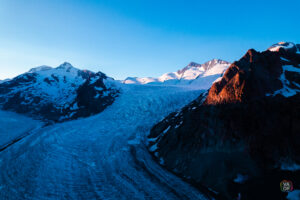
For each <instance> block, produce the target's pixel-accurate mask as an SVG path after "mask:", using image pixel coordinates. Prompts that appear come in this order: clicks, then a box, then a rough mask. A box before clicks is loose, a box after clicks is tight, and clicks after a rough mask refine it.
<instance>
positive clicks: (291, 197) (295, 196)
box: [286, 190, 300, 200]
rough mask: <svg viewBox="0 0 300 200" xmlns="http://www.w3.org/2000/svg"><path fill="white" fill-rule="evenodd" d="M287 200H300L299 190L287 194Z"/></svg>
mask: <svg viewBox="0 0 300 200" xmlns="http://www.w3.org/2000/svg"><path fill="white" fill-rule="evenodd" d="M286 198H287V199H288V200H299V199H300V190H294V191H292V192H289V193H288V195H287V197H286Z"/></svg>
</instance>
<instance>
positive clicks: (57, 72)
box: [0, 62, 118, 121]
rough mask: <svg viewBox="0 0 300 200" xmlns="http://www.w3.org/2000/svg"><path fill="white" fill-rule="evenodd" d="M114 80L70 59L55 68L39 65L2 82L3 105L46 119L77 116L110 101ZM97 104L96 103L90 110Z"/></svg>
mask: <svg viewBox="0 0 300 200" xmlns="http://www.w3.org/2000/svg"><path fill="white" fill-rule="evenodd" d="M112 83H114V80H113V79H112V78H109V77H107V76H106V75H105V74H103V73H101V72H99V73H94V72H91V71H88V70H79V69H77V68H75V67H73V66H72V65H71V64H70V63H68V62H65V63H63V64H61V65H59V66H58V67H56V68H52V67H49V66H39V67H35V68H32V69H30V70H29V71H28V72H27V73H24V74H21V75H19V76H17V77H15V78H13V79H11V80H8V81H5V82H3V83H1V84H0V106H1V108H2V109H4V110H12V111H16V112H19V113H27V114H30V115H34V116H38V117H40V118H42V119H47V120H53V121H63V120H67V119H74V118H77V117H83V116H88V115H90V114H95V113H97V112H100V111H102V110H103V109H104V108H105V107H106V106H107V105H110V104H111V103H112V102H113V100H114V98H115V97H116V96H117V93H118V89H117V87H116V85H115V84H112ZM82 88H84V91H82V90H83V89H82ZM93 95H94V96H93ZM87 98H88V99H89V100H90V102H89V103H87V102H86V101H87V100H86V99H87ZM83 99H85V100H83ZM94 104H97V106H95V109H93V111H91V109H90V107H93V105H94ZM100 105H101V106H100ZM100 107H101V108H100ZM86 110H89V112H87V111H86Z"/></svg>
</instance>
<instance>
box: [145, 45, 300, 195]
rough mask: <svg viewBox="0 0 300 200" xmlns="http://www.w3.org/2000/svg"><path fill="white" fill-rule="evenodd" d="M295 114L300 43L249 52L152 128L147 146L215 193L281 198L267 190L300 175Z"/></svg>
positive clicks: (299, 120)
mask: <svg viewBox="0 0 300 200" xmlns="http://www.w3.org/2000/svg"><path fill="white" fill-rule="evenodd" d="M299 113H300V49H299V45H295V44H293V43H283V42H281V43H278V44H275V45H272V46H271V47H270V48H269V49H268V50H266V51H263V52H258V51H255V50H254V49H250V50H248V51H247V53H246V54H245V55H244V56H243V57H242V58H241V59H240V60H239V61H236V62H234V63H233V64H231V65H230V67H229V68H228V69H227V70H226V72H225V73H224V75H223V77H222V78H220V79H219V80H218V81H216V82H215V83H214V84H213V85H212V87H211V88H210V89H209V91H208V92H207V93H204V94H202V95H201V96H199V97H198V98H197V99H196V100H195V101H193V102H191V103H190V104H189V105H187V106H186V107H184V108H183V109H182V110H180V111H178V112H175V113H172V114H170V115H169V116H168V117H166V118H165V119H164V120H162V121H161V122H159V123H158V124H157V125H155V126H154V127H153V128H152V130H151V133H150V135H149V143H150V145H149V150H150V152H152V153H153V155H154V157H156V159H157V160H158V161H159V162H160V163H163V165H165V166H166V167H167V168H168V169H169V170H171V171H173V172H175V173H177V174H178V175H180V176H182V177H189V180H191V181H192V182H193V183H197V184H196V185H197V186H206V187H207V188H209V189H210V190H213V191H216V192H215V193H214V192H213V193H214V194H219V197H222V198H225V199H236V198H237V197H238V196H239V193H240V194H241V195H242V199H285V196H286V194H284V193H282V192H280V190H276V189H274V188H276V187H278V184H279V183H280V181H282V180H283V179H292V180H293V181H295V183H297V184H298V182H297V181H298V180H300V115H299ZM296 180H297V181H296ZM298 185H299V184H298ZM297 187H298V186H297ZM298 189H299V188H298ZM222 198H221V199H222Z"/></svg>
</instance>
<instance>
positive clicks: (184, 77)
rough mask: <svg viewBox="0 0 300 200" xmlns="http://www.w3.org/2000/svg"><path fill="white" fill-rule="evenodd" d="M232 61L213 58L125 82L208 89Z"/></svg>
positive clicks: (128, 79)
mask: <svg viewBox="0 0 300 200" xmlns="http://www.w3.org/2000/svg"><path fill="white" fill-rule="evenodd" d="M229 65H230V63H229V62H227V61H224V60H220V59H213V60H211V61H208V62H206V63H204V64H198V63H195V62H191V63H189V64H188V65H187V66H186V67H184V68H183V69H181V70H178V71H177V72H170V73H166V74H163V75H162V76H160V77H158V78H151V77H148V78H137V77H128V78H127V79H125V80H124V81H123V83H125V84H152V85H177V86H191V87H196V88H198V89H208V88H210V86H211V84H212V83H213V82H214V81H215V80H216V79H218V78H219V77H221V76H222V74H223V73H224V71H225V70H226V69H227V68H228V67H229Z"/></svg>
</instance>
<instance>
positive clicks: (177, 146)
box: [0, 42, 300, 200]
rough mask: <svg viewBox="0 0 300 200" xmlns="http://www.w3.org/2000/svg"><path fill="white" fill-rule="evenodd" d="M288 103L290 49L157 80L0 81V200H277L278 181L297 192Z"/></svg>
mask: <svg viewBox="0 0 300 200" xmlns="http://www.w3.org/2000/svg"><path fill="white" fill-rule="evenodd" d="M169 86H170V87H169ZM299 102H300V45H299V44H294V43H292V42H280V43H277V44H274V45H272V46H270V47H269V48H268V49H267V50H265V51H262V52H259V51H256V50H254V49H249V50H248V51H247V52H246V53H245V55H244V56H243V57H242V58H241V59H239V60H238V61H235V62H233V63H229V62H227V61H223V60H220V59H213V60H211V61H208V62H206V63H204V64H198V63H195V62H191V63H189V64H188V65H187V66H186V67H184V68H182V69H180V70H178V71H176V72H170V73H166V74H163V75H162V76H160V77H158V78H137V77H128V78H126V79H125V80H123V81H117V80H114V79H113V78H111V77H108V76H106V75H105V74H104V73H102V72H97V73H95V72H92V71H89V70H80V69H77V68H75V67H73V66H72V65H71V64H70V63H67V62H65V63H63V64H61V65H59V66H58V67H55V68H53V67H50V66H39V67H35V68H32V69H30V70H29V71H28V72H26V73H24V74H21V75H19V76H17V77H15V78H13V79H6V80H3V81H0V109H1V112H0V127H2V129H1V128H0V129H1V131H2V132H5V134H2V135H0V136H1V140H2V142H1V143H0V153H1V159H0V169H1V170H0V172H1V173H0V197H3V198H7V199H24V198H25V197H28V198H29V199H44V198H47V197H49V195H51V197H53V198H58V197H62V193H63V194H64V195H65V196H64V197H63V198H68V197H69V196H68V195H69V194H72V195H74V196H72V197H74V199H76V198H78V196H80V197H84V198H87V197H90V198H91V199H92V198H95V199H97V198H99V197H101V198H103V199H120V198H121V199H122V197H124V198H125V199H135V198H136V199H147V198H149V199H161V198H165V199H217V200H218V199H220V200H223V199H245V200H247V199H286V198H287V197H290V195H291V193H289V194H287V193H283V192H281V191H280V190H279V184H280V182H281V181H282V180H291V181H292V182H293V184H294V189H295V190H296V191H298V192H299V191H300V181H299V180H300V148H299V147H300V135H299V133H300V114H299V113H300V104H299ZM7 111H13V112H17V113H21V114H25V115H28V116H29V117H28V116H27V117H25V116H21V115H18V114H16V113H13V112H7ZM93 115H94V116H93ZM92 116H93V117H92ZM32 118H33V119H38V120H33V119H32ZM75 119H76V120H75ZM20 121H22V122H20ZM65 121H68V122H66V123H63V122H65ZM45 122H46V123H45ZM18 126H22V127H20V128H18ZM10 147H12V148H10ZM149 153H150V154H149ZM12 158H13V159H12ZM156 161H157V163H156ZM172 173H173V174H172ZM174 174H175V175H176V176H175V175H174ZM37 177H38V178H37ZM178 177H180V178H178ZM181 179H182V180H184V181H186V182H188V183H189V184H186V183H185V182H183V181H182V180H181ZM24 183H25V184H24ZM32 183H34V184H32ZM191 186H193V187H191ZM20 188H21V189H20ZM45 188H47V189H45ZM74 188H80V190H78V189H76V192H78V193H75V192H74ZM194 188H197V189H198V190H197V191H195V190H194ZM91 191H92V192H91ZM128 191H130V192H128ZM199 191H200V192H199ZM294 194H295V193H294ZM296 195H298V196H299V193H296ZM133 197H134V198H133ZM25 199H26V198H25ZM288 199H292V198H288Z"/></svg>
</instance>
